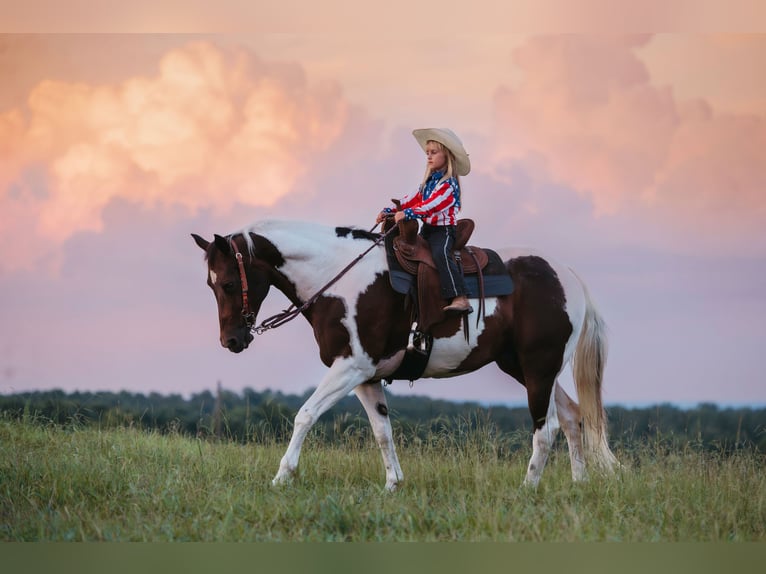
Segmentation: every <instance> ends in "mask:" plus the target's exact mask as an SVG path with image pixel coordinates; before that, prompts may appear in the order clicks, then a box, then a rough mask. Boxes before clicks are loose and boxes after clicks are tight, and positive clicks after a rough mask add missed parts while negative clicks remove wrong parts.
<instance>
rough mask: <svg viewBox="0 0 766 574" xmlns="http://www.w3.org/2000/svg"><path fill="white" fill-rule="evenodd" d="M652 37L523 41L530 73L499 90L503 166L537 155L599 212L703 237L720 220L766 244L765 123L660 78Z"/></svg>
mask: <svg viewBox="0 0 766 574" xmlns="http://www.w3.org/2000/svg"><path fill="white" fill-rule="evenodd" d="M648 41H649V38H647V37H613V36H571V35H567V36H555V37H538V38H533V39H531V40H530V41H529V42H528V43H526V44H525V45H524V46H522V47H521V48H519V49H518V51H517V52H516V53H515V61H516V63H517V64H518V65H519V66H520V67H521V69H522V70H523V73H524V76H523V80H522V81H521V83H520V85H519V86H518V87H516V88H501V89H499V90H498V91H497V93H496V96H495V102H494V108H495V115H496V118H497V123H496V126H495V132H494V140H493V146H494V149H495V150H496V154H495V157H494V160H493V162H494V165H495V166H496V167H499V166H502V165H504V164H507V163H508V161H510V160H512V159H516V160H522V161H524V162H526V163H528V161H529V159H530V158H532V157H537V158H539V159H538V160H536V161H537V162H538V164H540V165H542V166H543V171H542V172H541V173H540V174H539V175H540V176H541V177H546V178H549V179H550V180H552V181H554V182H557V183H559V184H562V185H567V186H571V187H573V188H574V189H576V190H577V191H578V192H579V193H581V194H583V195H585V196H587V197H589V198H590V199H591V201H592V202H593V205H594V206H595V210H596V213H597V214H618V213H625V214H630V215H631V216H633V217H637V218H639V219H640V218H647V219H651V220H655V219H656V220H658V221H662V222H664V224H665V225H666V226H675V227H683V231H684V232H685V233H687V234H691V235H693V236H694V238H695V239H702V240H704V241H708V240H710V239H711V238H710V237H709V235H708V234H709V232H710V231H711V230H715V231H717V232H718V234H719V235H718V237H716V239H715V241H717V242H721V241H723V242H727V243H730V244H731V243H737V242H740V243H741V240H742V237H743V234H748V235H751V236H752V235H756V236H757V237H760V239H759V240H757V243H758V244H759V249H763V248H766V237H764V234H763V231H762V230H761V227H762V222H763V220H764V214H765V210H766V196H764V195H763V193H762V190H763V189H764V186H765V184H766V145H764V142H765V141H766V123H764V120H763V118H761V117H758V116H755V115H744V114H740V115H734V114H723V113H720V112H717V111H716V110H715V109H714V108H713V107H712V106H711V105H710V104H709V103H707V102H706V101H704V100H700V99H698V100H689V99H687V100H679V99H678V98H677V97H675V96H674V93H673V90H672V89H671V88H670V87H669V86H656V85H654V84H652V83H651V79H650V74H649V73H648V70H647V68H646V66H645V64H644V63H643V61H642V60H641V59H640V58H639V56H638V51H639V49H640V48H642V47H644V46H646V45H647V42H648ZM682 234H683V233H679V234H678V235H682Z"/></svg>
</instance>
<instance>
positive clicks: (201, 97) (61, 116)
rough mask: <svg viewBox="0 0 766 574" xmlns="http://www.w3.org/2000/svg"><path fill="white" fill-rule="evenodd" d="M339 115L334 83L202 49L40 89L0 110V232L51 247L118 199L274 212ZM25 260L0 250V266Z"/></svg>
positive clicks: (96, 221)
mask: <svg viewBox="0 0 766 574" xmlns="http://www.w3.org/2000/svg"><path fill="white" fill-rule="evenodd" d="M347 116H348V105H347V102H346V101H345V100H344V98H343V97H342V94H341V93H340V89H339V87H338V86H337V84H335V83H332V82H326V83H323V84H319V85H310V84H309V82H308V81H307V79H306V77H305V74H304V73H303V70H302V69H301V68H300V66H298V65H297V64H288V63H267V62H264V61H261V60H259V59H258V58H257V57H256V56H255V55H254V54H252V53H251V52H248V51H246V50H237V49H230V50H223V49H221V48H219V47H216V46H215V45H213V44H210V43H193V44H189V45H187V46H185V47H183V48H180V49H176V50H173V51H170V52H169V53H167V54H166V55H165V56H164V57H163V58H162V60H161V61H160V63H159V67H158V70H157V72H156V73H155V74H154V75H150V76H143V77H132V78H130V79H127V80H125V81H123V82H121V83H117V84H112V85H91V84H85V83H67V82H63V81H51V80H47V81H42V82H40V83H39V84H38V85H37V86H36V87H35V88H34V89H33V90H32V92H31V93H30V94H29V97H28V99H27V106H26V109H23V110H22V109H11V110H7V111H5V112H3V113H0V151H2V152H3V153H4V156H5V157H4V162H3V166H2V167H0V225H2V227H3V229H4V230H6V231H7V232H9V233H19V232H22V231H26V232H27V233H29V231H30V230H31V231H33V232H34V233H35V234H36V236H37V238H38V239H39V240H40V241H53V242H54V243H60V242H62V241H64V240H66V239H67V238H69V237H71V236H72V235H73V234H75V233H77V232H80V231H86V230H89V231H98V230H100V229H101V227H102V220H101V213H102V210H103V209H104V207H105V206H106V205H107V204H108V203H109V202H110V201H111V200H113V199H115V198H125V199H129V200H131V201H136V202H139V203H141V204H145V205H147V206H162V205H172V204H180V205H183V206H186V207H187V208H189V209H190V210H197V209H199V208H201V207H211V208H214V209H227V208H228V207H229V206H231V205H232V204H235V203H239V204H245V205H254V206H259V205H271V204H273V203H274V202H275V201H277V200H278V199H279V198H281V197H283V196H285V195H286V194H287V193H289V192H290V191H291V190H292V189H293V186H294V185H295V182H296V181H297V180H298V178H300V177H301V175H302V174H304V173H305V172H306V171H307V170H308V169H309V168H310V165H311V161H312V158H313V157H314V156H315V155H316V154H317V153H321V152H322V151H323V150H325V149H327V148H328V147H329V146H331V145H332V144H333V142H334V141H335V140H336V139H337V138H338V137H339V135H340V134H341V133H342V131H343V129H344V126H345V124H346V121H347ZM37 172H41V173H40V174H38V175H39V177H30V175H29V174H30V173H37ZM35 243H36V242H30V245H34V244H35ZM32 251H35V253H25V254H24V255H25V257H23V258H21V257H15V256H14V255H15V254H16V252H13V253H8V252H5V253H3V258H2V260H3V263H2V264H0V265H3V266H4V267H6V268H13V267H14V266H17V265H21V264H22V261H23V260H29V257H30V256H33V255H39V251H36V250H35V249H32Z"/></svg>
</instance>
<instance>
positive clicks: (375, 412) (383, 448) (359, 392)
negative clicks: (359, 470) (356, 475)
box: [354, 381, 404, 491]
mask: <svg viewBox="0 0 766 574" xmlns="http://www.w3.org/2000/svg"><path fill="white" fill-rule="evenodd" d="M354 393H355V394H356V396H357V398H358V399H359V402H361V403H362V406H363V407H364V410H365V412H366V413H367V418H369V419H370V426H372V432H373V434H374V435H375V440H376V442H377V443H378V446H379V447H380V452H381V454H382V455H383V465H384V466H385V467H386V488H387V489H388V490H390V491H394V490H396V487H397V486H398V485H399V483H400V482H401V481H402V479H403V478H404V475H403V474H402V468H401V466H399V457H397V456H396V448H395V446H394V439H393V433H392V432H391V420H390V419H389V418H388V404H387V403H386V395H385V393H384V392H383V385H382V384H381V382H380V381H374V382H369V383H365V384H363V385H359V386H358V387H355V388H354Z"/></svg>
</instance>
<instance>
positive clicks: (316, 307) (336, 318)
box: [306, 296, 351, 367]
mask: <svg viewBox="0 0 766 574" xmlns="http://www.w3.org/2000/svg"><path fill="white" fill-rule="evenodd" d="M345 317H346V306H345V305H344V304H343V300H342V299H339V298H338V297H332V296H322V297H320V298H319V299H317V301H316V303H314V304H313V305H312V306H311V307H309V309H308V311H306V318H307V319H308V321H309V323H311V327H312V328H313V329H314V339H316V342H317V344H318V345H319V358H320V359H322V363H324V364H325V366H327V367H329V366H330V365H332V364H333V362H334V361H335V359H337V358H338V357H349V356H351V337H350V335H349V333H348V329H346V327H345V325H343V323H342V320H343V319H344V318H345Z"/></svg>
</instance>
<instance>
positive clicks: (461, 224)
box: [385, 219, 489, 336]
mask: <svg viewBox="0 0 766 574" xmlns="http://www.w3.org/2000/svg"><path fill="white" fill-rule="evenodd" d="M392 225H393V222H392V221H391V220H390V219H389V220H388V221H387V222H386V227H385V230H386V231H387V230H388V229H390V227H391V226H392ZM398 225H399V235H397V236H396V237H394V239H393V251H394V255H395V256H396V260H397V262H398V263H399V266H400V267H401V268H402V270H403V271H405V272H407V273H409V274H411V275H414V276H415V278H416V281H417V283H416V284H417V299H416V303H417V312H418V329H419V330H420V331H422V332H424V333H428V332H430V329H431V327H433V326H434V325H436V324H438V323H441V322H442V321H444V320H445V319H446V313H445V312H444V306H445V305H446V304H447V301H445V300H444V299H443V298H442V297H441V292H440V288H439V273H438V271H437V270H436V264H435V263H434V260H433V257H432V255H431V248H430V246H429V245H428V242H427V241H426V240H425V239H424V238H423V237H421V236H420V235H419V234H418V222H417V221H401V222H399V224H398ZM456 227H457V229H456V234H455V235H456V237H455V244H454V246H453V253H454V257H455V261H456V263H457V264H458V268H460V270H461V271H462V273H463V274H464V275H470V274H476V275H477V278H478V284H479V291H480V292H479V293H478V294H474V296H477V297H478V299H479V309H478V316H477V323H478V320H479V318H480V317H481V316H482V315H483V314H484V288H483V275H482V269H484V267H486V265H487V262H488V261H489V256H488V255H487V253H486V252H485V251H484V250H483V249H481V248H479V247H473V246H469V245H467V243H468V240H469V239H470V237H471V234H472V233H473V230H474V227H475V224H474V222H473V221H472V220H471V219H461V220H459V221H458V222H457V226H456ZM466 336H467V333H466Z"/></svg>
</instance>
